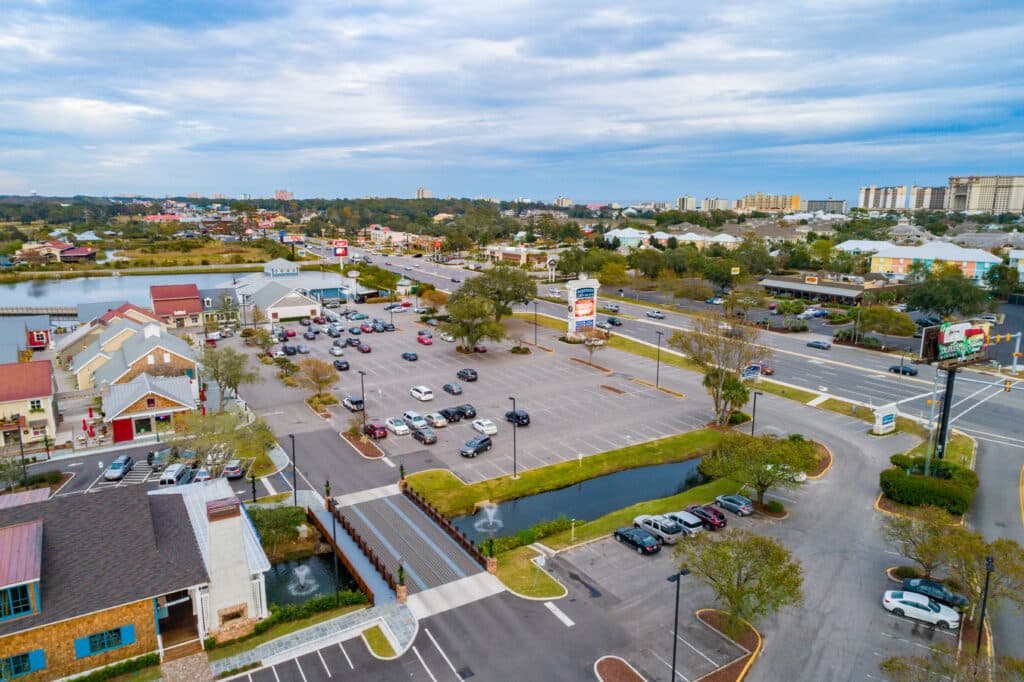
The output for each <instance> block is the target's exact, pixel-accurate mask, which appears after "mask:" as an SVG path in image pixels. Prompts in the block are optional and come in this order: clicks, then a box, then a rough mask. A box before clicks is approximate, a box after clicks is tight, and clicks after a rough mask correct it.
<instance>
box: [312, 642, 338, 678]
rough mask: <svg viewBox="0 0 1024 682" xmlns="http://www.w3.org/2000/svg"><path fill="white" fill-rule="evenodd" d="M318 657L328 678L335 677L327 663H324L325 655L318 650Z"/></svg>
mask: <svg viewBox="0 0 1024 682" xmlns="http://www.w3.org/2000/svg"><path fill="white" fill-rule="evenodd" d="M316 655H317V656H319V657H320V663H321V664H322V665H323V666H324V672H326V673H327V677H334V676H333V675H331V669H330V668H328V667H327V662H326V661H324V655H323V654H322V653H320V650H319V649H317V652H316Z"/></svg>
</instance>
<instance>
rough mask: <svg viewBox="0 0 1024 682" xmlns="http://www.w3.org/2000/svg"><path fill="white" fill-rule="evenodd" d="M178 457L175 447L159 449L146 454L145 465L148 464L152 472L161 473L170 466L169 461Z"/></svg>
mask: <svg viewBox="0 0 1024 682" xmlns="http://www.w3.org/2000/svg"><path fill="white" fill-rule="evenodd" d="M177 456H178V448H177V446H174V445H172V446H170V447H166V448H160V449H159V450H150V451H149V452H147V453H146V464H148V465H149V466H150V467H151V468H152V469H153V471H163V470H164V468H165V467H166V466H167V465H168V464H170V462H171V460H173V459H174V458H175V457H177Z"/></svg>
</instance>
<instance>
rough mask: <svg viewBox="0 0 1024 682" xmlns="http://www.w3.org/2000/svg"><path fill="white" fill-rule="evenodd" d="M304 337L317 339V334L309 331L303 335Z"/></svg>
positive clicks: (312, 339)
mask: <svg viewBox="0 0 1024 682" xmlns="http://www.w3.org/2000/svg"><path fill="white" fill-rule="evenodd" d="M302 338H304V339H309V340H310V341H316V334H314V333H313V332H309V331H307V332H306V333H305V334H303V335H302Z"/></svg>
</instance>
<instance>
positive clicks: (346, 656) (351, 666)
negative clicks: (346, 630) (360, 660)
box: [338, 642, 356, 670]
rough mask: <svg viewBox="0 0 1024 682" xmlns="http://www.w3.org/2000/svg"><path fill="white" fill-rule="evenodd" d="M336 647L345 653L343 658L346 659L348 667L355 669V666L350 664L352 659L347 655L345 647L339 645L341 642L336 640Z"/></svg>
mask: <svg viewBox="0 0 1024 682" xmlns="http://www.w3.org/2000/svg"><path fill="white" fill-rule="evenodd" d="M338 648H339V649H341V653H343V654H345V660H346V661H348V667H349V668H350V669H352V670H355V669H356V667H355V666H354V665H352V659H351V658H349V657H348V652H347V651H345V647H343V646H342V645H341V642H338Z"/></svg>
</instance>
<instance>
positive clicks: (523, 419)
mask: <svg viewBox="0 0 1024 682" xmlns="http://www.w3.org/2000/svg"><path fill="white" fill-rule="evenodd" d="M505 421H507V422H512V423H513V424H515V425H516V426H529V425H530V414H529V413H528V412H527V411H526V410H515V411H514V412H513V411H512V410H509V411H508V412H506V413H505Z"/></svg>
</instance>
